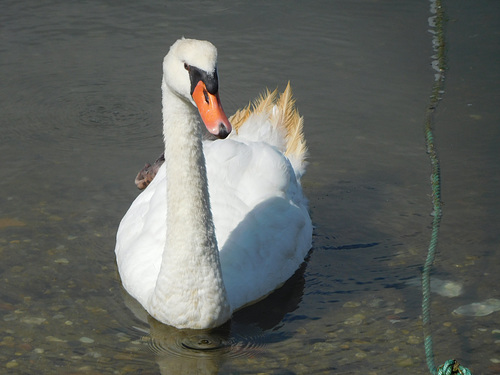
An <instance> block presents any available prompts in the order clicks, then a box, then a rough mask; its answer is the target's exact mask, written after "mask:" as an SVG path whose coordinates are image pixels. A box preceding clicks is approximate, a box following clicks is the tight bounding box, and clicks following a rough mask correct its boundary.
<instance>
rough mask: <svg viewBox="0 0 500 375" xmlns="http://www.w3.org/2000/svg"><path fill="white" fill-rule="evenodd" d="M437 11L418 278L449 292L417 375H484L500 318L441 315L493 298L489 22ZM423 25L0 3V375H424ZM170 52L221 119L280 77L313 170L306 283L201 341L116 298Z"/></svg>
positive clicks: (376, 14)
mask: <svg viewBox="0 0 500 375" xmlns="http://www.w3.org/2000/svg"><path fill="white" fill-rule="evenodd" d="M444 5H445V9H446V14H447V17H448V23H447V28H446V35H447V42H448V49H447V51H448V71H447V72H446V84H445V93H444V94H443V100H442V101H441V103H440V104H439V107H438V111H437V113H436V116H435V123H436V142H437V147H438V153H439V156H440V160H441V164H442V180H443V200H444V203H445V205H444V216H443V221H442V226H441V232H440V239H439V253H438V257H437V260H436V265H435V268H434V273H433V275H434V276H435V277H436V278H437V279H439V280H441V281H440V283H437V284H434V285H454V286H457V285H458V286H460V288H458V286H457V288H458V289H459V290H463V293H462V294H461V295H458V296H456V297H450V296H449V295H446V293H441V294H439V293H434V294H433V295H432V296H433V303H432V306H431V309H432V310H431V314H432V324H433V334H434V341H435V344H434V347H435V354H436V363H437V364H441V363H443V362H444V361H445V360H447V359H450V358H457V359H459V360H460V362H461V363H462V364H463V365H465V366H466V367H468V368H470V369H471V370H472V371H473V373H495V372H500V369H499V364H498V362H499V361H500V354H499V352H500V350H499V345H500V344H499V340H500V333H499V332H500V331H499V330H500V322H499V319H500V318H499V317H500V315H499V314H500V313H499V312H492V313H491V314H489V315H486V316H482V317H475V316H468V315H457V314H453V313H452V312H453V311H454V310H456V309H457V308H459V307H460V306H466V305H469V304H472V303H476V302H484V301H487V300H488V299H491V298H497V299H498V297H499V292H498V287H497V286H498V285H499V281H500V280H499V275H498V271H497V268H498V261H497V260H496V259H497V257H498V252H499V243H500V241H499V231H498V224H497V223H498V222H499V214H498V212H499V211H500V210H499V199H498V194H497V192H498V191H499V188H500V186H499V177H498V176H500V173H499V170H498V169H499V167H498V166H499V165H500V160H499V152H498V149H497V145H498V143H499V140H500V139H499V138H500V137H499V135H500V131H499V128H498V126H497V124H498V122H499V120H500V119H499V111H498V98H499V97H500V96H499V89H498V82H499V72H500V71H499V69H498V64H497V61H498V57H499V56H498V55H499V52H498V48H497V46H498V39H499V34H500V25H499V19H498V17H497V15H498V14H499V10H500V9H499V5H498V4H497V2H492V1H487V0H484V1H475V2H445V4H444ZM429 7H430V3H428V2H427V1H406V2H389V1H369V0H359V1H340V0H336V1H329V2H326V1H324V2H316V3H310V2H309V3H307V4H306V3H304V2H284V1H277V2H263V1H257V2H255V1H254V2H242V1H240V2H238V1H231V2H229V1H227V2H226V1H223V2H197V1H189V2H186V1H184V2H160V1H158V2H155V1H147V2H141V3H137V4H133V3H131V4H128V5H124V4H121V3H119V2H118V3H117V2H98V1H87V2H58V1H46V2H43V3H40V2H33V1H25V2H13V1H4V2H3V4H2V12H1V15H0V25H1V29H0V30H1V33H0V41H1V42H0V54H1V56H2V59H1V62H0V68H1V76H2V85H1V87H0V109H1V114H2V115H1V122H2V123H1V129H2V130H1V135H0V158H1V165H2V168H1V171H0V185H1V191H2V196H1V198H0V199H1V205H0V255H1V259H2V262H1V265H0V270H1V278H2V283H1V284H0V285H1V286H0V312H1V319H0V346H1V347H2V350H1V351H0V368H1V369H2V370H1V371H2V372H5V373H13V374H14V373H15V374H19V373H29V374H32V373H57V374H74V373H83V374H85V373H89V374H108V373H109V374H114V373H120V374H121V373H143V374H157V373H163V374H180V373H182V374H185V373H206V374H217V373H219V374H233V373H241V374H245V373H246V374H255V373H272V374H303V373H314V374H331V373H360V372H361V371H363V372H367V373H371V374H388V373H391V374H392V373H399V372H401V371H410V372H412V373H416V374H425V373H427V369H426V366H425V358H424V351H423V344H422V331H421V320H420V313H421V307H420V299H421V297H420V290H419V288H418V287H417V286H415V284H416V283H415V279H418V277H419V275H420V267H421V265H422V263H423V261H424V259H425V256H426V250H427V246H428V241H429V238H430V224H431V222H432V218H431V217H430V213H431V211H432V206H431V202H430V198H429V194H430V186H429V174H430V166H429V161H428V158H427V155H426V153H425V145H424V138H423V121H424V115H425V110H426V106H427V104H428V103H429V99H428V98H429V95H430V93H431V88H432V84H433V82H434V72H433V70H432V68H431V65H430V63H431V60H432V59H431V55H432V54H433V51H432V45H431V37H432V35H431V34H430V33H429V32H428V31H427V30H428V29H429V24H428V17H429V16H430V11H429ZM182 35H185V36H189V37H197V38H204V39H208V40H211V41H212V42H213V43H214V44H215V45H216V46H217V47H218V49H219V74H220V77H221V99H222V101H223V104H224V107H225V109H226V112H227V113H228V114H232V113H234V111H235V110H236V109H237V108H240V107H242V106H244V105H246V104H247V103H248V101H249V100H252V99H253V98H254V97H256V96H257V95H259V94H260V93H261V92H262V91H263V90H264V89H265V88H266V87H269V88H270V89H274V88H275V87H279V88H284V87H285V85H286V82H287V81H288V80H290V81H291V83H292V86H293V88H294V91H295V95H296V97H297V105H298V108H299V110H300V111H301V114H302V115H303V116H304V117H305V126H306V137H307V140H308V145H309V148H310V155H311V156H310V159H309V160H310V165H309V168H308V173H307V175H306V177H305V178H304V189H305V191H306V194H307V196H308V197H309V199H310V207H311V216H312V218H313V221H314V224H315V235H314V247H313V249H312V252H311V254H310V256H309V258H308V259H307V262H306V264H305V265H304V267H303V268H302V269H300V270H299V271H298V272H297V274H296V275H295V276H294V278H292V279H291V280H290V281H289V282H288V283H287V285H285V287H284V288H282V289H280V290H279V291H278V292H277V293H275V294H273V295H272V296H270V297H269V298H268V299H266V300H264V301H263V302H261V303H259V304H257V305H255V306H253V307H251V308H249V309H246V310H244V311H242V312H240V313H238V314H237V315H236V316H235V317H234V319H233V321H232V322H231V324H230V325H228V326H226V327H223V329H221V330H220V331H217V332H208V333H207V332H201V333H200V332H190V331H179V330H176V329H172V328H170V327H166V326H163V325H161V324H158V323H157V322H154V321H152V320H151V319H150V318H148V317H147V315H145V314H144V312H143V311H142V310H141V309H138V308H137V306H135V305H134V303H133V301H131V300H130V299H129V298H127V296H126V295H125V293H124V292H123V291H122V289H121V286H120V282H119V279H118V276H117V272H116V265H115V263H114V254H113V249H114V236H115V233H116V228H117V226H118V223H119V221H120V218H121V217H122V216H123V214H124V213H125V211H126V209H127V208H128V206H129V204H130V203H131V202H132V200H133V199H134V197H135V196H136V195H137V190H136V189H135V186H134V184H133V179H134V177H135V174H136V173H137V172H138V170H140V169H141V168H142V166H143V164H144V163H145V162H147V161H150V162H151V161H153V160H154V159H155V158H156V157H157V156H158V155H159V154H160V153H161V148H162V143H161V108H160V89H159V86H160V79H161V61H162V58H163V56H164V55H165V53H166V51H167V49H168V46H169V45H170V44H172V43H173V42H174V41H175V40H176V39H177V38H178V37H180V36H182ZM417 284H418V282H417ZM454 290H455V289H454ZM474 306H477V305H474ZM462 310H463V309H462ZM462 310H458V311H462ZM483 310H484V309H483ZM199 345H201V346H214V347H213V348H212V350H203V351H201V350H193V347H194V348H196V347H197V346H199ZM188 347H190V348H191V349H188Z"/></svg>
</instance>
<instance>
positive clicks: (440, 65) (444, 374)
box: [422, 0, 472, 375]
mask: <svg viewBox="0 0 500 375" xmlns="http://www.w3.org/2000/svg"><path fill="white" fill-rule="evenodd" d="M431 13H432V14H433V16H432V17H431V18H430V19H429V23H430V26H431V27H432V28H433V30H432V32H433V33H434V37H433V46H434V51H435V52H436V55H435V56H434V57H435V60H434V61H433V67H434V69H435V70H436V72H437V73H436V75H435V82H434V85H433V87H432V95H431V97H430V103H429V106H428V108H427V113H426V118H425V143H426V147H427V153H428V154H429V159H430V162H431V167H432V172H431V188H432V204H433V216H434V219H433V221H432V233H431V240H430V243H429V248H428V251H427V258H426V260H425V263H424V267H423V271H422V325H423V332H424V348H425V358H426V362H427V367H428V368H429V371H430V373H431V374H433V375H453V374H461V375H472V374H471V372H470V371H469V370H468V369H467V368H465V367H462V366H460V365H459V364H458V363H457V362H456V361H455V360H448V361H446V362H445V363H444V364H443V365H442V366H440V367H439V369H436V365H435V363H434V351H433V344H432V331H431V318H430V294H431V285H430V272H431V269H432V264H433V263H434V258H435V256H436V248H437V241H438V235H439V225H440V223H441V216H442V209H441V207H442V202H441V173H440V166H439V159H438V156H437V152H436V147H435V145H434V136H433V133H432V125H433V116H434V112H435V111H436V107H437V105H438V103H439V100H440V99H441V96H440V95H441V93H443V88H444V71H445V69H446V58H445V39H444V20H445V17H444V10H443V7H442V5H441V0H431Z"/></svg>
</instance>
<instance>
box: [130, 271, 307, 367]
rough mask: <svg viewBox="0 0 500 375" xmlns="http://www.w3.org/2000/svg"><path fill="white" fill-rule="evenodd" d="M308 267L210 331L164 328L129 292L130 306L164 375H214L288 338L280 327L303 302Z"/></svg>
mask: <svg viewBox="0 0 500 375" xmlns="http://www.w3.org/2000/svg"><path fill="white" fill-rule="evenodd" d="M305 267H306V263H304V264H303V265H302V266H301V267H300V268H299V269H298V270H297V272H296V273H295V274H294V275H293V276H292V277H291V278H290V279H289V280H288V281H287V282H286V283H285V284H284V285H283V286H282V287H281V288H279V289H278V290H276V291H275V292H273V293H272V294H270V295H269V296H268V297H267V298H265V299H263V300H262V301H260V302H258V303H256V304H254V305H251V306H248V307H246V308H244V309H242V310H240V311H238V312H236V313H235V314H234V316H233V318H232V319H231V320H230V321H229V322H228V323H226V324H224V325H223V326H221V327H218V328H215V329H211V330H193V329H177V328H174V327H171V326H168V325H165V324H163V323H160V322H158V321H157V320H155V319H154V318H153V317H151V316H150V315H149V314H148V313H147V312H146V311H145V310H144V309H143V308H142V306H141V305H140V304H139V303H138V302H137V301H135V300H134V299H133V298H132V297H130V296H129V295H128V294H126V293H124V295H125V303H126V305H127V306H128V308H129V309H130V310H131V311H132V312H133V313H134V315H135V316H136V317H137V318H139V319H140V320H142V321H143V322H145V323H147V324H149V327H150V331H149V332H150V335H149V339H150V348H151V350H152V351H153V352H154V353H155V354H156V361H157V363H158V365H159V367H160V372H161V374H163V375H166V374H168V375H180V374H203V375H205V374H206V375H208V374H210V375H215V374H218V373H219V369H220V367H221V365H222V364H223V363H224V362H225V361H226V360H228V359H229V358H232V357H240V356H252V355H255V354H256V353H257V352H258V351H259V350H262V347H263V346H264V345H266V343H269V342H275V341H277V340H283V339H284V338H286V334H283V333H278V332H276V331H277V329H276V327H277V326H279V324H280V323H282V322H283V319H284V317H285V316H286V314H288V313H291V312H292V311H294V310H295V309H297V307H298V305H299V303H300V301H301V299H302V295H303V292H304V284H305V280H304V271H305Z"/></svg>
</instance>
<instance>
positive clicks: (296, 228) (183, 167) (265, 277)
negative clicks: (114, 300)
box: [115, 39, 312, 329]
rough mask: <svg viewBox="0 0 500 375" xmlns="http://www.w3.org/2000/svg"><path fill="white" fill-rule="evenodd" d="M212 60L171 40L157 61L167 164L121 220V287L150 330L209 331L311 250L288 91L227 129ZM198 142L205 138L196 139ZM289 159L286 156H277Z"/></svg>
mask: <svg viewBox="0 0 500 375" xmlns="http://www.w3.org/2000/svg"><path fill="white" fill-rule="evenodd" d="M216 63H217V50H216V48H215V47H214V46H213V45H212V44H211V43H209V42H206V41H198V40H191V39H180V40H178V41H177V42H175V43H174V44H173V45H172V46H171V47H170V51H169V52H168V54H167V56H166V57H165V59H164V61H163V80H162V95H163V101H162V104H163V123H164V124H163V134H164V140H165V163H164V164H163V165H162V166H161V167H160V168H159V171H158V174H157V175H156V177H154V179H153V181H152V182H151V184H150V185H149V186H148V187H147V188H146V189H145V190H144V191H143V192H142V193H141V194H140V195H139V196H138V197H137V198H136V200H135V201H134V202H133V203H132V205H131V206H130V208H129V210H128V212H127V213H126V214H125V216H124V217H123V219H122V221H121V223H120V227H119V229H118V233H117V239H116V249H115V252H116V259H117V264H118V270H119V273H120V276H121V280H122V283H123V286H124V288H125V289H126V290H127V291H128V292H129V293H130V294H131V295H132V296H133V297H134V298H135V299H137V300H138V301H139V302H140V303H141V304H142V306H143V307H144V308H145V309H146V310H147V311H148V312H149V314H151V315H152V316H153V317H154V318H155V319H157V320H159V321H160V322H163V323H165V324H169V325H172V326H175V327H177V328H194V329H202V328H212V327H216V326H219V325H221V324H223V323H224V322H226V321H227V320H229V319H230V317H231V314H232V312H233V311H235V310H237V309H239V308H241V307H243V306H245V305H247V304H250V303H252V302H255V301H257V300H259V299H261V298H263V297H265V296H266V295H268V294H269V293H271V292H272V291H273V290H275V289H276V288H278V287H279V286H280V285H282V284H283V283H284V282H285V281H286V280H287V279H288V278H289V277H290V276H291V275H292V274H293V273H294V272H295V270H296V269H297V268H298V267H299V265H300V264H301V263H302V262H303V260H304V257H305V256H306V254H307V252H308V251H309V249H310V248H311V238H312V225H311V219H310V217H309V214H308V211H307V201H306V199H305V197H304V196H303V194H302V189H301V186H300V177H301V175H302V174H303V172H304V170H305V162H304V157H305V153H306V148H305V142H304V139H303V134H302V118H301V117H300V116H299V115H298V113H297V111H296V110H295V109H294V102H293V99H292V98H291V89H290V87H289V86H288V87H287V89H286V90H285V92H284V93H283V94H282V95H281V96H280V98H279V99H277V98H276V92H274V93H268V95H267V96H266V97H263V98H261V99H260V101H258V102H257V104H255V105H254V107H253V108H252V107H251V106H250V105H249V106H248V107H247V108H245V109H243V110H241V111H239V112H237V113H236V114H235V115H234V116H233V117H232V118H231V119H232V121H233V126H234V131H233V133H232V134H230V135H229V137H227V139H224V140H222V139H218V140H215V141H214V140H206V141H203V140H202V126H200V123H199V120H198V114H197V111H196V108H198V111H199V113H200V115H201V118H202V120H203V122H204V123H205V125H206V128H207V130H208V131H209V132H210V133H212V134H213V135H216V136H217V137H219V138H225V137H226V136H227V135H228V134H229V133H230V132H231V130H232V126H231V124H230V122H229V121H228V120H227V118H226V115H225V114H224V112H223V110H222V107H221V105H220V100H219V96H218V76H217V65H216ZM203 131H204V130H203ZM285 155H286V156H285Z"/></svg>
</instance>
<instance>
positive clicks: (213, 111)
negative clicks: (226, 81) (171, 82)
mask: <svg viewBox="0 0 500 375" xmlns="http://www.w3.org/2000/svg"><path fill="white" fill-rule="evenodd" d="M192 97H193V100H194V102H195V103H196V106H197V107H198V111H199V112H200V116H201V119H202V120H203V123H204V124H205V126H206V128H207V130H208V131H209V132H210V133H211V134H213V135H215V136H217V137H219V138H226V137H227V136H228V135H229V133H231V130H232V126H231V124H230V123H229V120H228V119H227V116H226V114H225V113H224V110H223V109H222V104H221V102H220V98H219V94H218V93H216V94H215V95H214V94H211V93H209V92H208V90H207V87H206V86H205V84H204V83H203V81H199V82H198V84H197V85H196V87H195V89H194V91H193V94H192Z"/></svg>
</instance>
